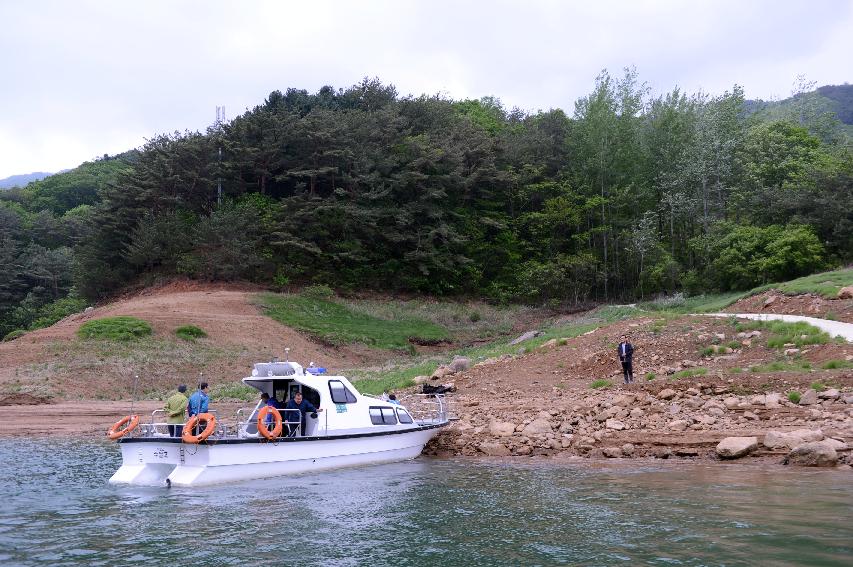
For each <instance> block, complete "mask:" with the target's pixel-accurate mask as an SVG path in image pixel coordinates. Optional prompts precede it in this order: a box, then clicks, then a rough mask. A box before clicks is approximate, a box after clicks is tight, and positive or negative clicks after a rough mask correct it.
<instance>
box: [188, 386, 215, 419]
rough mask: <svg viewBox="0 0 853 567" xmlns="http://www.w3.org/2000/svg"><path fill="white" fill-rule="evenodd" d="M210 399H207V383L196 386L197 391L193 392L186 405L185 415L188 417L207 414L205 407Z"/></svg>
mask: <svg viewBox="0 0 853 567" xmlns="http://www.w3.org/2000/svg"><path fill="white" fill-rule="evenodd" d="M209 400H210V398H208V397H207V382H202V383H201V384H199V385H198V390H196V391H195V392H193V394H192V396H190V400H189V403H188V404H187V413H188V414H189V416H190V417H192V416H194V415H198V414H200V413H207V405H208V402H209Z"/></svg>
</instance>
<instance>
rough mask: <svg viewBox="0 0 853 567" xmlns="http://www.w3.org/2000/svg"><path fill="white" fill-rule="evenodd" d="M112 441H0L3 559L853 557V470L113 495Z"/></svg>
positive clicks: (587, 475)
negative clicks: (852, 475) (852, 524)
mask: <svg viewBox="0 0 853 567" xmlns="http://www.w3.org/2000/svg"><path fill="white" fill-rule="evenodd" d="M119 461H120V457H119V452H118V450H117V448H116V447H115V446H114V445H108V444H105V443H96V442H83V441H76V442H65V443H62V442H58V441H56V440H43V441H26V442H25V441H20V440H5V441H0V462H2V463H3V466H2V467H0V502H2V506H0V564H3V565H109V566H112V565H126V564H136V563H143V562H147V563H149V564H152V565H166V564H174V565H189V564H197V565H260V564H270V563H272V564H283V565H297V564H300V565H304V564H307V563H310V564H321V565H364V564H369V563H372V564H380V565H385V564H394V565H465V566H466V567H467V566H472V565H572V564H582V565H612V564H621V565H635V564H648V565H747V564H765V565H804V564H807V565H849V564H850V558H851V553H853V543H851V536H853V528H851V520H853V483H851V481H850V480H851V478H850V475H849V473H845V472H827V471H803V470H788V469H781V468H776V467H773V468H769V469H762V468H747V467H726V466H687V467H673V466H671V465H657V464H648V463H644V464H643V463H629V464H626V465H620V466H604V465H601V466H595V465H573V464H554V463H543V462H539V463H531V462H529V461H521V462H515V461H511V462H509V463H507V462H501V463H482V462H472V461H437V460H429V459H418V460H415V461H411V462H406V463H399V464H393V465H383V466H376V467H364V468H358V469H347V470H340V471H333V472H327V473H322V474H314V475H303V476H297V477H282V478H277V479H272V480H266V481H251V482H244V483H237V484H230V485H222V486H215V487H204V488H192V489H190V488H187V489H181V488H172V489H165V488H148V487H145V488H127V487H121V488H119V487H112V486H109V485H108V484H107V482H106V481H107V479H108V478H109V476H110V475H111V474H112V472H113V471H114V470H115V469H116V468H117V467H118V466H119Z"/></svg>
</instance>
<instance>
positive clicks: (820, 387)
mask: <svg viewBox="0 0 853 567" xmlns="http://www.w3.org/2000/svg"><path fill="white" fill-rule="evenodd" d="M809 387H810V388H811V389H812V390H814V391H815V392H823V391H824V390H826V384H824V383H822V382H812V383H811V385H810V386H809Z"/></svg>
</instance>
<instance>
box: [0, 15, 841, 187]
mask: <svg viewBox="0 0 853 567" xmlns="http://www.w3.org/2000/svg"><path fill="white" fill-rule="evenodd" d="M0 51H2V57H0V178H3V177H7V176H9V175H12V174H20V173H29V172H32V171H57V170H60V169H64V168H70V167H75V166H77V165H79V164H80V163H81V162H83V161H87V160H91V159H92V158H94V157H95V156H99V155H103V154H104V153H109V154H114V153H118V152H121V151H124V150H127V149H130V148H134V147H139V146H141V145H142V144H143V143H144V141H145V139H146V138H150V137H152V136H153V135H155V134H158V133H163V132H172V131H175V130H178V131H184V130H203V129H204V128H205V127H207V125H209V124H210V123H211V122H213V120H214V118H215V114H216V106H218V105H225V106H226V112H227V115H228V117H229V118H233V117H234V116H235V115H237V114H240V113H242V112H244V111H245V110H246V109H247V108H251V107H253V106H255V105H257V104H260V103H262V102H263V100H264V99H265V98H266V96H267V95H268V94H269V93H270V91H272V90H274V89H279V90H282V91H284V90H285V89H287V88H288V87H296V88H304V89H308V90H309V91H311V92H314V91H316V90H317V89H319V88H320V87H321V86H323V85H327V84H328V85H332V86H334V87H336V88H338V87H347V86H350V85H352V84H354V83H356V82H358V81H359V80H360V79H361V78H362V77H365V76H370V77H374V76H376V77H379V78H380V79H381V80H382V81H383V82H385V83H393V84H394V85H395V86H396V87H397V90H398V92H400V93H401V94H403V95H405V94H416V95H417V94H422V93H427V94H435V93H443V94H445V95H447V96H449V97H452V98H454V99H462V98H479V97H481V96H485V95H493V96H497V97H498V98H500V99H501V100H502V101H503V102H504V104H505V105H506V106H507V107H513V106H518V107H520V108H523V109H525V110H532V111H535V110H537V109H543V110H547V109H549V108H556V107H559V108H563V109H565V110H566V111H567V112H569V113H571V112H572V111H573V109H574V101H575V100H576V99H577V98H578V97H580V96H583V95H585V94H587V93H588V92H589V91H590V90H591V89H592V88H593V84H594V80H595V76H596V75H597V74H598V72H599V71H600V70H601V69H604V68H607V69H609V70H610V72H611V74H614V75H620V74H621V69H622V68H623V67H625V66H629V65H634V66H636V68H637V71H638V72H639V75H640V79H641V80H643V81H646V82H647V83H648V84H649V86H650V87H651V88H652V90H653V92H654V93H661V92H665V91H668V90H670V89H672V87H674V86H676V85H678V86H680V87H681V88H682V89H685V90H687V91H688V92H690V93H692V92H695V91H697V90H699V89H702V90H704V91H706V92H710V93H712V94H717V93H722V92H723V91H725V90H727V89H730V88H731V86H732V85H733V84H735V83H737V84H740V85H742V86H743V87H744V88H745V90H746V95H747V97H748V98H763V99H769V98H785V97H787V96H789V95H790V92H791V87H792V83H793V82H794V79H795V77H796V75H798V74H806V75H807V78H808V79H809V80H814V81H817V84H818V85H823V84H840V83H843V82H846V81H850V80H851V74H853V73H851V71H853V64H851V59H850V57H851V54H853V0H811V1H792V0H772V1H770V0H768V1H764V0H761V1H757V0H737V1H731V0H712V1H699V0H690V1H688V0H683V1H664V0H647V1H641V0H623V1H603V0H594V1H593V0H589V1H587V2H569V1H532V0H528V1H494V0H491V1H485V0H484V1H479V0H478V1H464V0H454V1H444V0H425V1H405V0H393V1H387V2H385V1H369V2H368V1H355V0H346V1H345V0H339V1H337V2H328V1H318V0H312V1H311V2H304V1H303V2H295V1H284V0H279V1H269V2H267V1H250V0H242V1H239V2H237V1H234V2H226V1H216V0H205V1H200V0H199V1H180V0H169V1H166V0H163V1H160V0H144V1H143V0H137V1H116V0H110V1H107V0H99V1H81V0H75V1H73V2H71V1H43V0H26V1H24V0H21V1H15V0H0Z"/></svg>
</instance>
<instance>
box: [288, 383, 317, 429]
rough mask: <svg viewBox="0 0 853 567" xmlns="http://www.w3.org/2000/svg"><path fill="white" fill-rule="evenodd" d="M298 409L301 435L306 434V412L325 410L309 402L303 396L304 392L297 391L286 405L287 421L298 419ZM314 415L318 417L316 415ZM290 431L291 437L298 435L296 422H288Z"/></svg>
mask: <svg viewBox="0 0 853 567" xmlns="http://www.w3.org/2000/svg"><path fill="white" fill-rule="evenodd" d="M296 410H298V411H299V421H300V425H301V428H300V429H299V431H301V435H305V414H306V413H309V412H310V413H316V412H320V411H323V410H322V409H318V408H315V407H314V404H312V403H311V402H309V401H308V400H306V399H304V398H303V397H302V392H296V393H294V394H293V397H292V398H291V399H290V400H289V401H288V402H287V405H286V406H285V407H284V420H285V421H293V422H295V421H296ZM313 417H317V416H316V415H315V416H313ZM287 429H288V433H289V435H290V436H291V437H293V436H294V435H296V431H297V424H296V423H288V424H287Z"/></svg>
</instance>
